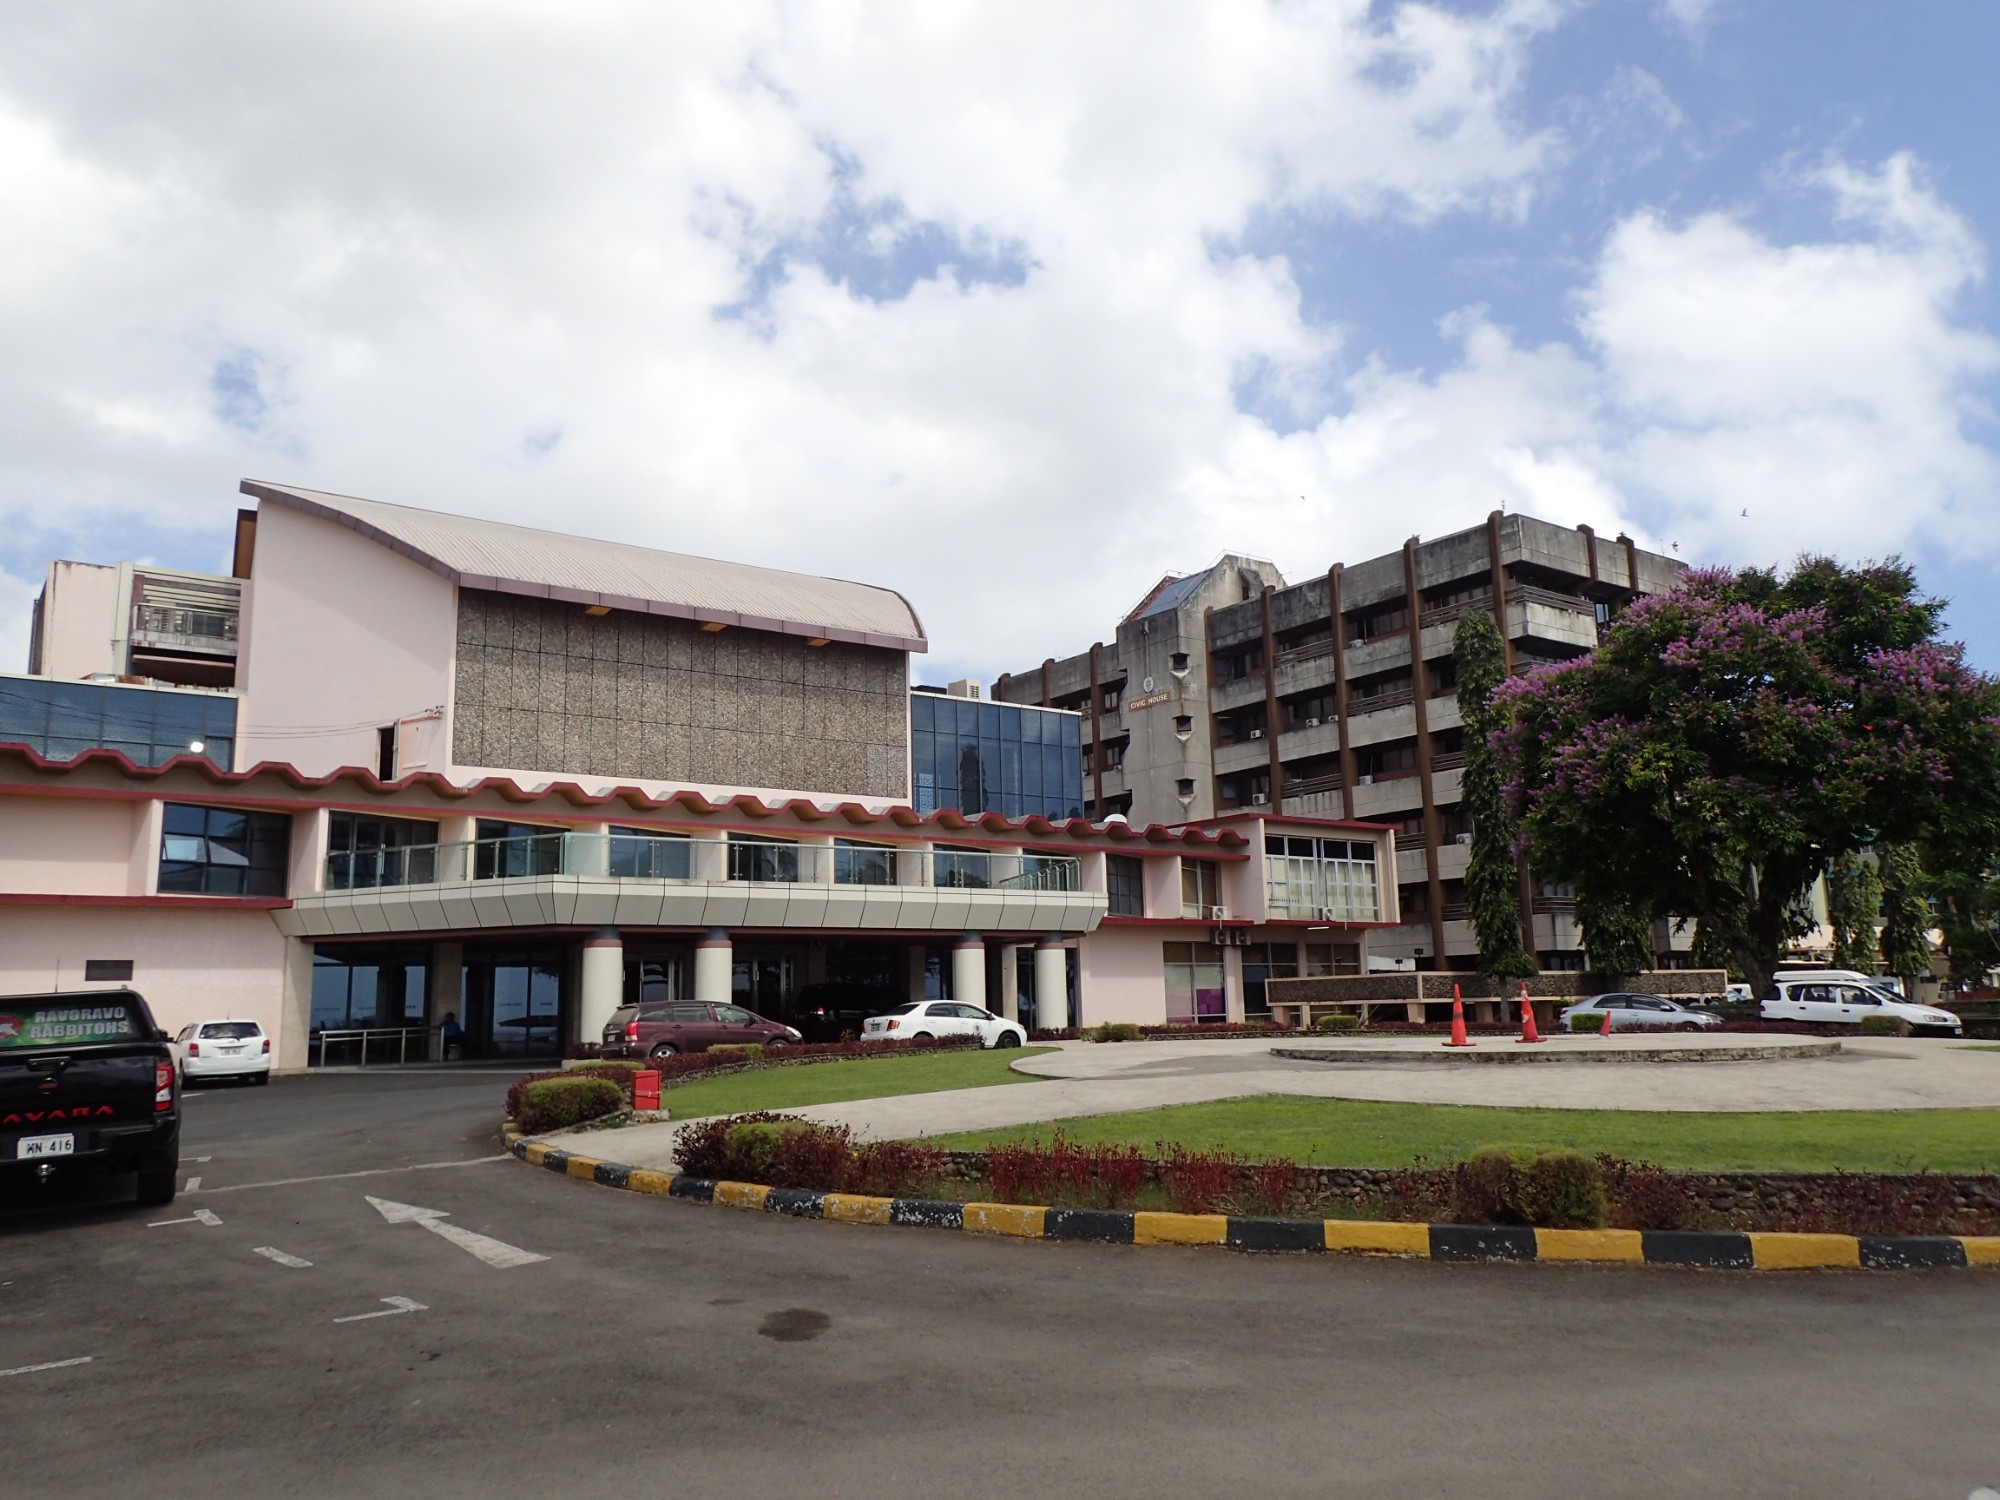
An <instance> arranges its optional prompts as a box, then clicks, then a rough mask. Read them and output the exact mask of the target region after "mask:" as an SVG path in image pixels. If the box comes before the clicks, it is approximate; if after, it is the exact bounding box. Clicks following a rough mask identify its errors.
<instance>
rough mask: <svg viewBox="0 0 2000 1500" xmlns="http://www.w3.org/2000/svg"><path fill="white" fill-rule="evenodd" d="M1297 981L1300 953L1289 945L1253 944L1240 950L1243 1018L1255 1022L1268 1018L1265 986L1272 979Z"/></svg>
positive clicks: (1267, 995) (1268, 1010)
mask: <svg viewBox="0 0 2000 1500" xmlns="http://www.w3.org/2000/svg"><path fill="white" fill-rule="evenodd" d="M1298 977H1299V950H1298V949H1297V947H1295V946H1294V945H1293V944H1291V943H1253V944H1252V945H1251V946H1250V947H1248V948H1245V949H1244V950H1243V1017H1244V1019H1245V1020H1249V1021H1257V1020H1265V1019H1268V1018H1269V1016H1270V1014H1271V997H1270V993H1269V991H1268V990H1266V988H1265V985H1266V984H1267V983H1268V982H1269V981H1270V980H1273V979H1297V978H1298Z"/></svg>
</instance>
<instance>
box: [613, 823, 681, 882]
mask: <svg viewBox="0 0 2000 1500" xmlns="http://www.w3.org/2000/svg"><path fill="white" fill-rule="evenodd" d="M693 852H694V841H693V840H692V839H690V838H689V837H688V836H687V835H686V834H684V833H666V832H663V831H661V830H659V829H657V828H613V829H612V830H611V836H610V839H609V840H608V844H607V848H606V850H605V871H604V872H605V874H607V875H612V876H615V877H617V878H618V879H620V880H686V879H688V878H689V877H690V876H691V875H692V874H693V870H694V865H693Z"/></svg>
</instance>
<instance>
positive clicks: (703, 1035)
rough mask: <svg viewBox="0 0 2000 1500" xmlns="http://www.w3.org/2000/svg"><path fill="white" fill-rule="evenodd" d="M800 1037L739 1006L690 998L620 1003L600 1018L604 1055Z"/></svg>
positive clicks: (783, 1042)
mask: <svg viewBox="0 0 2000 1500" xmlns="http://www.w3.org/2000/svg"><path fill="white" fill-rule="evenodd" d="M798 1040H800V1037H799V1034H798V1033H797V1032H796V1031H794V1030H792V1028H791V1027H789V1026H781V1025H779V1024H778V1023H777V1022H776V1021H767V1020H765V1019H764V1017H762V1016H760V1015H758V1014H757V1012H755V1011H754V1010H745V1009H744V1008H743V1007H742V1006H740V1005H704V1004H701V1003H699V1002H697V1001H693V1000H664V1001H653V1002H649V1003H647V1004H645V1005H624V1006H620V1007H619V1008H618V1009H617V1010H614V1011H613V1012H612V1013H611V1019H610V1020H609V1021H607V1022H605V1023H604V1036H603V1046H602V1049H601V1055H602V1056H604V1057H672V1056H673V1055H674V1054H675V1053H676V1052H706V1051H707V1050H708V1049H709V1048H710V1047H713V1046H716V1045H717V1044H719V1043H729V1042H735V1043H743V1042H761V1043H762V1044H763V1045H764V1046H766V1047H788V1046H790V1045H791V1044H792V1043H793V1042H796V1041H798Z"/></svg>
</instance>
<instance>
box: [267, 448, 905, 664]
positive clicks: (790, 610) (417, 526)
mask: <svg viewBox="0 0 2000 1500" xmlns="http://www.w3.org/2000/svg"><path fill="white" fill-rule="evenodd" d="M241 488H242V491H243V493H244V494H246V495H250V496H254V497H255V498H256V499H258V500H261V501H264V502H266V503H268V504H272V505H282V506H286V507H289V508H290V509H293V510H298V511H303V512H305V513H306V514H307V515H313V516H318V517H320V518H321V519H322V520H328V521H333V522H335V523H336V524H338V525H342V526H346V527H348V528H349V529H351V530H354V531H358V532H360V533H361V534H362V535H363V536H365V537H367V538H369V540H371V541H374V542H379V543H381V544H382V545H383V546H385V547H388V548H390V549H391V550H392V551H395V552H398V553H401V554H402V555H403V556H405V557H407V558H410V559H411V560H412V561H414V562H417V563H420V564H422V565H423V566H424V567H427V568H429V569H430V570H431V571H432V572H434V573H439V574H442V575H443V576H444V577H446V578H449V579H451V580H452V581H453V582H454V583H458V584H461V585H463V586H464V587H466V588H474V589H491V590H494V591H496V592H499V593H504V594H526V595H530V596H533V597H536V598H547V599H561V600H565V601H568V602H572V603H576V604H585V605H591V604H600V605H605V606H608V607H610V608H612V609H628V610H634V611H638V612H640V613H644V614H654V615H670V616H677V617H679V618H682V619H692V620H704V621H709V622H712V623H715V624H721V625H738V626H741V627H743V628H744V629H746V630H768V631H774V632H776V633H778V634H781V635H801V636H808V637H814V638H823V639H826V640H833V641H852V642H855V643H857V644H860V645H864V646H884V647H889V648H891V649H894V650H898V651H924V650H928V649H929V643H928V642H927V641H926V640H925V639H924V627H923V622H922V621H920V620H919V619H918V618H917V612H916V611H915V610H913V609H912V608H910V605H909V601H908V600H906V599H904V598H903V596H902V595H901V594H899V593H897V592H896V591H895V590H894V589H885V588H876V587H874V586H873V585H870V584H865V583H847V582H844V581H842V580H840V579H835V578H815V577H812V576H810V575H809V574H805V573H786V572H781V571H780V570H778V569H776V568H759V567H753V566H752V565H750V564H748V563H733V562H718V561H715V560H714V559H712V558H706V557H689V556H687V555H685V554H684V553H679V552H661V551H658V550H656V549H654V548H651V547H635V546H631V545H630V544H628V543H624V542H600V541H595V540H592V539H591V538H589V537H579V536H566V535H564V534H563V533H561V532H557V531H538V530H536V529H535V528H533V527H530V526H514V525H510V524H508V523H507V522H504V521H481V520H476V519H474V518H473V517H471V516H454V515H447V514H445V513H444V512H442V511H434V510H418V509H416V508H415V507H413V506H408V505H390V504H386V503H385V502H383V501H380V500H361V499H357V498H356V497H354V496H352V495H332V494H328V493H326V492H325V491H323V490H307V489H299V488H297V487H295V486H292V485H282V484H270V483H266V482H264V481H261V480H253V479H246V480H244V481H243V483H242V486H241Z"/></svg>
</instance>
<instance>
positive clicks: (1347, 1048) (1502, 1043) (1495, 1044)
mask: <svg viewBox="0 0 2000 1500" xmlns="http://www.w3.org/2000/svg"><path fill="white" fill-rule="evenodd" d="M1840 1050H1841V1044H1840V1043H1839V1042H1838V1041H1836V1040H1834V1039H1833V1038H1831V1037H1810V1036H1778V1037H1772V1036H1756V1035H1725V1036H1701V1035H1688V1034H1685V1033H1679V1032H1670V1033H1663V1034H1659V1035H1652V1036H1646V1035H1633V1034H1627V1035H1625V1036H1616V1035H1614V1036H1608V1037H1599V1036H1553V1037H1544V1038H1543V1039H1542V1040H1541V1041H1539V1042H1533V1043H1530V1042H1523V1041H1520V1040H1519V1039H1518V1038H1513V1037H1486V1038H1482V1039H1480V1040H1478V1041H1476V1042H1473V1043H1471V1044H1470V1045H1467V1046H1464V1047H1447V1046H1445V1045H1443V1044H1441V1043H1440V1042H1439V1041H1438V1039H1437V1038H1436V1037H1432V1036H1421V1037H1391V1038H1387V1039H1385V1040H1380V1041H1374V1040H1357V1041H1354V1042H1351V1043H1337V1044H1332V1045H1328V1044H1324V1043H1310V1042H1307V1043H1299V1044H1297V1045H1294V1046H1285V1047H1273V1048H1272V1049H1271V1055H1272V1056H1274V1057H1285V1058H1291V1059H1293V1060H1295V1061H1298V1062H1313V1063H1329V1064H1345V1065H1349V1066H1360V1067H1384V1066H1390V1065H1394V1064H1398V1063H1403V1064H1418V1065H1430V1064H1437V1065H1441V1066H1444V1067H1478V1066H1483V1065H1498V1064H1506V1063H1555V1064H1560V1065H1566V1066H1582V1065H1585V1064H1589V1063H1638V1064H1646V1063H1725V1062H1770V1061H1773V1060H1777V1059H1782V1058H1796V1057H1831V1056H1833V1055H1834V1054H1835V1053H1837V1052H1839V1051H1840Z"/></svg>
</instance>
